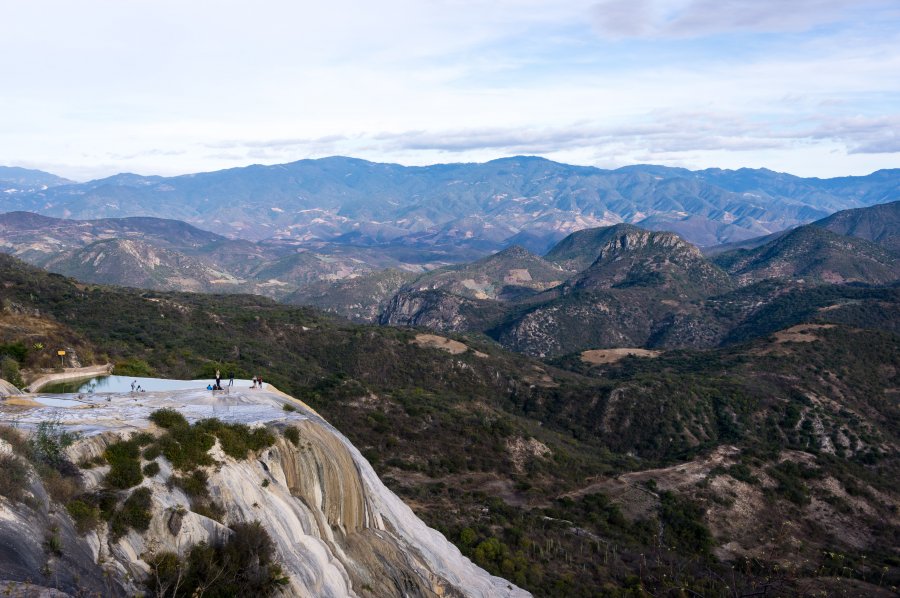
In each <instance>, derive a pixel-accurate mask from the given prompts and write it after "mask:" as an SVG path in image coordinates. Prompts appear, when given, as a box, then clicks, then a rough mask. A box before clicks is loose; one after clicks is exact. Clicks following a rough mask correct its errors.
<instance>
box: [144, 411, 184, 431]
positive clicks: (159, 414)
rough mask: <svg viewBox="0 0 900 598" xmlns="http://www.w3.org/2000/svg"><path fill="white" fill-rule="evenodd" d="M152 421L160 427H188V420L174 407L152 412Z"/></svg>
mask: <svg viewBox="0 0 900 598" xmlns="http://www.w3.org/2000/svg"><path fill="white" fill-rule="evenodd" d="M150 421H152V422H153V423H154V424H156V425H157V426H159V427H160V428H165V429H167V430H168V429H171V428H177V427H187V425H188V422H187V420H186V419H185V418H184V416H183V415H181V414H180V413H179V412H177V411H175V410H174V409H157V410H156V411H154V412H153V413H151V414H150Z"/></svg>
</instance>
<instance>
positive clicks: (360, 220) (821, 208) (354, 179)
mask: <svg viewBox="0 0 900 598" xmlns="http://www.w3.org/2000/svg"><path fill="white" fill-rule="evenodd" d="M897 198H900V170H886V171H878V172H876V173H873V174H871V175H868V176H865V177H842V178H836V179H805V178H800V177H794V176H792V175H788V174H783V173H775V172H772V171H768V170H751V169H740V170H736V171H727V170H719V169H709V170H701V171H690V170H686V169H681V168H667V167H661V166H630V167H626V168H620V169H617V170H602V169H599V168H593V167H586V166H571V165H566V164H560V163H556V162H552V161H549V160H545V159H542V158H534V157H524V156H519V157H513V158H504V159H500V160H493V161H491V162H486V163H483V164H438V165H433V166H424V167H405V166H400V165H396V164H377V163H373V162H366V161H364V160H357V159H352V158H344V157H332V158H323V159H318V160H301V161H298V162H293V163H290V164H281V165H275V166H259V165H256V166H248V167H244V168H235V169H229V170H222V171H218V172H208V173H198V174H190V175H182V176H177V177H158V176H150V177H144V176H139V175H134V174H120V175H116V176H113V177H109V178H106V179H101V180H96V181H90V182H87V183H81V184H71V185H62V186H56V187H51V188H48V189H44V190H36V191H33V192H29V193H15V194H11V195H10V196H9V197H7V198H5V201H4V202H3V204H2V205H0V208H5V209H7V210H9V211H13V210H28V211H35V212H39V213H42V214H45V215H50V216H57V217H65V218H78V219H95V218H106V217H116V218H119V217H126V216H138V215H142V216H154V217H166V218H176V219H179V220H183V221H185V222H188V223H191V224H193V225H195V226H198V227H200V228H203V229H205V230H211V231H214V232H217V233H220V234H223V235H226V236H229V237H240V238H245V239H250V240H259V239H269V238H279V239H290V240H292V241H296V242H322V241H325V242H331V243H339V244H351V245H358V246H360V245H361V246H383V245H403V246H409V247H415V248H426V247H443V248H454V247H468V248H470V249H477V250H480V251H481V252H482V253H488V252H491V251H496V250H498V249H502V248H503V247H505V246H508V245H511V244H515V243H520V244H524V245H526V246H527V247H528V248H529V249H532V250H536V251H539V252H540V251H542V250H543V249H545V248H546V247H547V246H549V245H550V244H552V243H553V242H555V241H557V240H559V239H561V238H562V237H564V236H566V235H567V234H569V233H571V232H574V231H577V230H581V229H585V228H595V227H600V226H607V225H612V224H617V223H623V222H624V223H631V224H636V225H639V226H642V227H644V228H649V229H654V230H670V231H673V232H676V233H678V234H679V235H681V236H682V237H684V238H685V239H687V240H688V241H690V242H692V243H694V244H697V245H715V244H719V243H723V242H729V241H738V240H742V239H746V238H750V237H755V236H759V235H764V234H768V233H771V232H775V231H777V230H782V229H784V228H788V227H791V226H796V225H798V224H804V223H807V222H810V221H812V220H816V219H819V218H822V217H824V216H827V215H828V214H830V213H832V212H835V211H837V210H842V209H847V208H855V207H864V206H868V205H871V204H874V203H877V202H884V201H888V200H891V199H897Z"/></svg>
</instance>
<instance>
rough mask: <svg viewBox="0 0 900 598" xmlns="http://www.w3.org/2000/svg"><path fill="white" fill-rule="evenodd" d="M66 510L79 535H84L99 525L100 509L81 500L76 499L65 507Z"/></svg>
mask: <svg viewBox="0 0 900 598" xmlns="http://www.w3.org/2000/svg"><path fill="white" fill-rule="evenodd" d="M66 510H67V511H68V512H69V515H71V516H72V520H73V521H74V522H75V529H76V530H78V533H79V534H86V533H88V532H89V531H91V530H92V529H95V528H96V527H97V525H98V524H99V523H100V509H99V508H97V507H96V506H94V505H90V504H88V503H86V502H85V501H83V500H80V499H76V500H73V501H72V502H70V503H69V504H67V505H66Z"/></svg>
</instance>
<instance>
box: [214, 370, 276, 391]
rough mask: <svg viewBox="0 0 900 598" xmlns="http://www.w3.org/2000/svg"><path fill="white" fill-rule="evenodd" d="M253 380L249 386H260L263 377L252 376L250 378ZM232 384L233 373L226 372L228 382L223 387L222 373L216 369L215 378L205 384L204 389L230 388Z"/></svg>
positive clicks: (261, 385)
mask: <svg viewBox="0 0 900 598" xmlns="http://www.w3.org/2000/svg"><path fill="white" fill-rule="evenodd" d="M251 381H252V382H253V386H251V387H250V388H262V387H263V379H262V376H253V378H252V379H251ZM232 386H234V374H233V373H231V372H229V373H228V384H227V385H226V386H225V387H223V386H222V373H221V372H220V371H219V370H216V380H215V382H213V383H212V384H208V385H207V386H206V390H231V387H232Z"/></svg>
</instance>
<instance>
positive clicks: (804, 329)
mask: <svg viewBox="0 0 900 598" xmlns="http://www.w3.org/2000/svg"><path fill="white" fill-rule="evenodd" d="M828 328H834V324H800V325H798V326H791V327H790V328H787V329H786V330H782V331H781V332H776V333H775V342H776V343H778V344H781V343H812V342H815V341H818V340H821V339H820V337H819V336H818V335H817V334H815V331H816V330H825V329H828Z"/></svg>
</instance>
